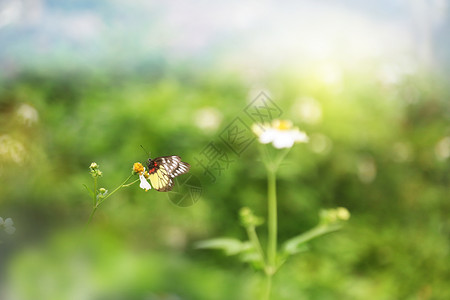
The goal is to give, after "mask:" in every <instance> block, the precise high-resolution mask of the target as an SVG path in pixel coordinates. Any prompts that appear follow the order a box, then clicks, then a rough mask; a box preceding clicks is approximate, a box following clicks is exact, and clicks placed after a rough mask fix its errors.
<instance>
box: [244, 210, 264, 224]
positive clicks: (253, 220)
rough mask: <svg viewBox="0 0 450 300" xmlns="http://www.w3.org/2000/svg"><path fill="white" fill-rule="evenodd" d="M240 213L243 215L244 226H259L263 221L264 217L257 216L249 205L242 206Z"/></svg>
mask: <svg viewBox="0 0 450 300" xmlns="http://www.w3.org/2000/svg"><path fill="white" fill-rule="evenodd" d="M239 215H240V217H241V224H242V226H244V227H251V226H259V225H261V224H262V223H263V219H262V218H260V217H257V216H255V215H254V214H253V212H252V210H251V209H250V208H248V207H243V208H241V210H240V211H239Z"/></svg>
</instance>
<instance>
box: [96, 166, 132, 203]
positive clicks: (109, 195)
mask: <svg viewBox="0 0 450 300" xmlns="http://www.w3.org/2000/svg"><path fill="white" fill-rule="evenodd" d="M131 176H133V174H131V175H130V176H128V177H127V179H125V181H124V182H122V184H120V185H119V186H118V187H116V188H115V189H114V191H112V192H111V193H109V194H108V195H106V197H105V198H102V199H100V200H99V201H98V203H97V206H99V205H100V204H102V203H103V202H105V200H106V199H108V198H109V197H111V195H112V194H114V193H115V192H117V191H118V190H120V189H121V188H123V187H125V186H129V185H126V184H125V183H127V181H128V180H130V178H131ZM136 181H137V180H136ZM136 181H134V182H133V183H135V182H136Z"/></svg>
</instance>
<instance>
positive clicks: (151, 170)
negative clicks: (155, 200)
mask: <svg viewBox="0 0 450 300" xmlns="http://www.w3.org/2000/svg"><path fill="white" fill-rule="evenodd" d="M147 167H148V175H149V179H150V182H151V184H152V186H153V188H154V189H155V190H157V191H159V192H168V191H171V190H172V188H173V184H174V182H173V178H175V177H176V176H179V175H182V174H185V173H187V172H189V169H190V168H191V166H190V165H189V164H188V163H186V162H183V161H181V158H180V157H179V156H177V155H171V156H161V157H157V158H155V159H151V158H149V159H148V163H147Z"/></svg>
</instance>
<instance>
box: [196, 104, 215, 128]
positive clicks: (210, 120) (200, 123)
mask: <svg viewBox="0 0 450 300" xmlns="http://www.w3.org/2000/svg"><path fill="white" fill-rule="evenodd" d="M194 121H195V125H197V127H198V128H200V129H203V130H211V131H212V130H216V129H217V128H218V127H219V125H220V122H221V121H222V114H221V113H220V112H219V111H218V110H217V109H215V108H212V107H206V108H202V109H200V110H198V111H197V112H196V113H195V120H194Z"/></svg>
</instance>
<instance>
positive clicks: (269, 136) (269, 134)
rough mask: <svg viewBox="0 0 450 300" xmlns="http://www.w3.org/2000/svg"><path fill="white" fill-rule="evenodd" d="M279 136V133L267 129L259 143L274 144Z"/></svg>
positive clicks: (260, 137)
mask: <svg viewBox="0 0 450 300" xmlns="http://www.w3.org/2000/svg"><path fill="white" fill-rule="evenodd" d="M276 136H277V132H276V131H275V130H273V129H267V130H266V131H264V132H263V133H261V135H260V136H259V142H260V143H262V144H268V143H270V142H272V141H273V140H274V139H275V138H276Z"/></svg>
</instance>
